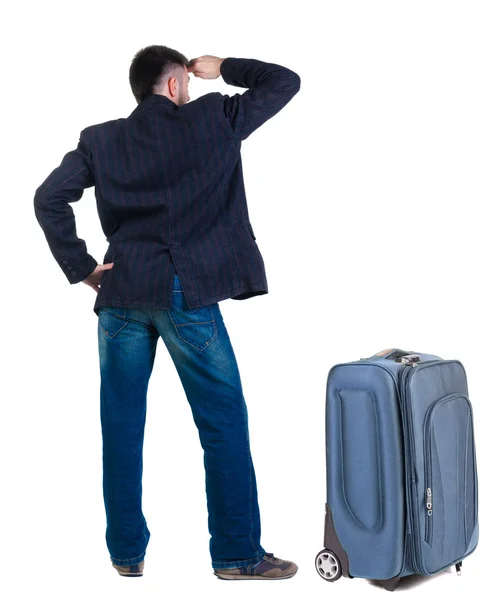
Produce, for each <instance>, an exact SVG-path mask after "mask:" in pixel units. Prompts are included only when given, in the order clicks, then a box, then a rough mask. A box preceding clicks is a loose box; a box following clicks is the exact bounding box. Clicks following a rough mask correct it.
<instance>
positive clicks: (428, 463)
mask: <svg viewBox="0 0 489 600" xmlns="http://www.w3.org/2000/svg"><path fill="white" fill-rule="evenodd" d="M455 398H464V399H465V400H466V401H467V402H469V399H468V397H467V396H466V395H465V394H463V393H461V392H454V393H453V394H448V395H447V396H444V397H442V398H439V399H438V400H435V401H434V402H433V403H432V404H431V405H430V407H429V408H428V410H427V411H426V416H425V425H424V446H425V451H424V472H425V489H426V512H425V536H424V539H425V542H426V543H427V544H428V545H429V546H431V544H432V542H433V516H434V515H433V510H434V507H433V491H432V487H433V462H432V454H431V417H432V415H433V411H434V410H435V408H436V407H437V406H439V405H440V404H442V403H445V402H450V401H451V400H454V399H455Z"/></svg>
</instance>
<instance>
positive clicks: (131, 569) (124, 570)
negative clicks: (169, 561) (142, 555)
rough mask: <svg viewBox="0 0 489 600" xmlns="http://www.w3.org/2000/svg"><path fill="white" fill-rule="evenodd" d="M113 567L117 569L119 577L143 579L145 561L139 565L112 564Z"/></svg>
mask: <svg viewBox="0 0 489 600" xmlns="http://www.w3.org/2000/svg"><path fill="white" fill-rule="evenodd" d="M112 566H113V567H114V568H115V569H117V572H118V573H119V575H122V576H123V577H141V576H142V574H143V569H144V560H142V561H141V562H140V563H139V564H137V565H127V566H126V565H115V564H114V563H112Z"/></svg>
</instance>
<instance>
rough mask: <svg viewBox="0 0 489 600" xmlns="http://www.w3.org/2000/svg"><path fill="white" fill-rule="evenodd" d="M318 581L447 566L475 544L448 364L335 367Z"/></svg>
mask: <svg viewBox="0 0 489 600" xmlns="http://www.w3.org/2000/svg"><path fill="white" fill-rule="evenodd" d="M326 469H327V478H326V479H327V502H326V511H325V523H324V549H323V550H321V551H320V552H319V553H318V554H317V556H316V570H317V571H318V573H319V575H321V577H322V578H323V579H325V580H326V581H330V582H332V581H336V580H337V579H339V578H340V577H341V576H342V575H343V576H345V577H350V578H352V577H364V578H367V579H370V580H375V581H378V582H380V583H381V585H382V586H383V587H384V588H385V589H387V590H390V591H393V590H394V589H395V588H396V587H397V585H398V583H399V581H400V579H401V578H402V577H405V576H407V575H411V574H415V573H417V574H422V575H432V574H434V573H437V572H439V571H441V570H443V569H446V568H447V567H451V566H453V565H455V567H456V571H457V573H458V574H460V568H461V565H462V559H463V558H465V557H466V556H468V555H469V554H471V553H472V552H473V551H474V550H475V548H476V546H477V543H478V537H479V526H478V482H477V467H476V455H475V443H474V429H473V416H472V406H471V403H470V400H469V397H468V388H467V379H466V374H465V369H464V367H463V365H462V363H461V362H460V361H458V360H443V359H441V358H440V357H439V356H435V355H432V354H421V353H413V352H410V351H403V350H400V349H397V348H395V349H388V350H383V351H381V352H378V353H377V354H375V355H374V356H372V357H370V358H365V359H360V360H357V361H354V362H350V363H342V364H337V365H335V366H334V367H333V368H332V369H331V370H330V371H329V374H328V380H327V391H326Z"/></svg>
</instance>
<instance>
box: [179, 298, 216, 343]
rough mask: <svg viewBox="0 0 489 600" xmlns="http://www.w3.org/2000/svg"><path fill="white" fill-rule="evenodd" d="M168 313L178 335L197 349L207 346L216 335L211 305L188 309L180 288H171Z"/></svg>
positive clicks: (214, 318)
mask: <svg viewBox="0 0 489 600" xmlns="http://www.w3.org/2000/svg"><path fill="white" fill-rule="evenodd" d="M168 314H169V316H170V319H171V321H172V323H173V325H174V327H175V331H176V333H177V335H178V337H179V338H180V339H181V340H183V341H185V342H186V343H188V344H190V345H191V346H194V347H195V348H197V349H198V350H204V349H205V348H207V346H209V344H211V343H212V342H213V341H214V340H215V339H216V337H217V325H216V317H215V314H214V311H213V308H212V305H210V306H202V307H200V308H194V309H190V308H189V306H188V304H187V300H186V299H185V294H184V293H183V290H181V289H176V290H173V293H172V302H171V306H170V308H169V309H168Z"/></svg>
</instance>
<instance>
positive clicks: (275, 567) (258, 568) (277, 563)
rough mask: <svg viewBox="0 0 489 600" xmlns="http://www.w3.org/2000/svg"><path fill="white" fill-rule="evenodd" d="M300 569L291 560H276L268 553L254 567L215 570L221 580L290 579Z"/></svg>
mask: <svg viewBox="0 0 489 600" xmlns="http://www.w3.org/2000/svg"><path fill="white" fill-rule="evenodd" d="M298 568H299V567H298V566H297V565H296V564H295V563H293V562H291V561H290V560H282V559H281V558H276V557H275V556H274V555H273V554H272V553H270V552H267V553H266V554H265V556H264V557H263V558H262V559H261V560H259V561H258V562H257V563H255V564H254V565H248V566H247V567H239V568H236V569H214V575H217V577H219V578H220V579H288V578H289V577H293V576H294V575H295V574H296V573H297V569H298Z"/></svg>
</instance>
